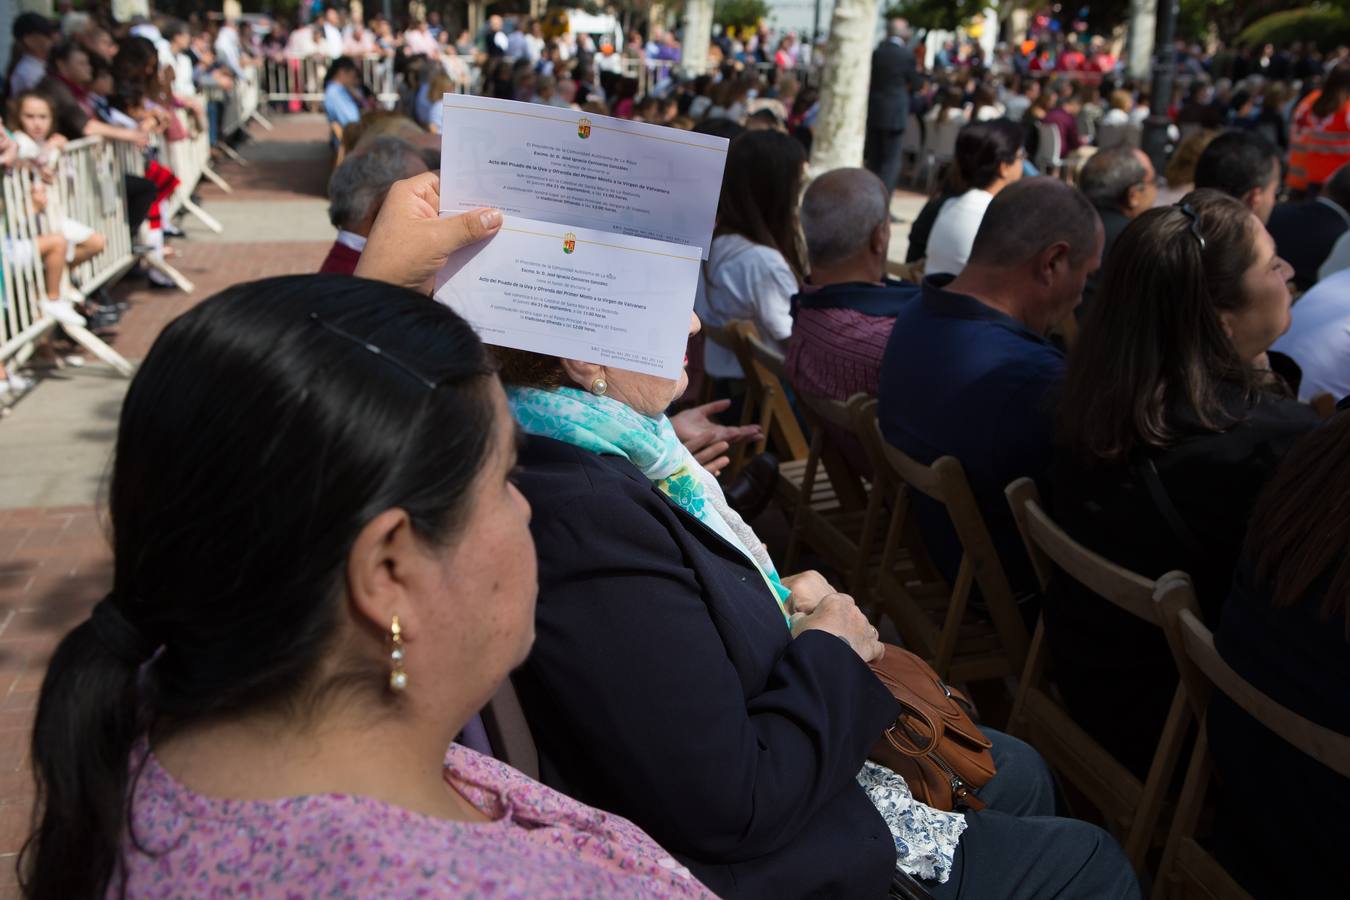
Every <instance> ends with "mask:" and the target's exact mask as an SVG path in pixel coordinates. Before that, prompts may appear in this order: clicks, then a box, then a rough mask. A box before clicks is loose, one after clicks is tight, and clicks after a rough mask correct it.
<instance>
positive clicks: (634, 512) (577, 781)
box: [515, 437, 897, 898]
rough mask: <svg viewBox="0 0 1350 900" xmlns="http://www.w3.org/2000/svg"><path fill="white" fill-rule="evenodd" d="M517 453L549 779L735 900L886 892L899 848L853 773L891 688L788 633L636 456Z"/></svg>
mask: <svg viewBox="0 0 1350 900" xmlns="http://www.w3.org/2000/svg"><path fill="white" fill-rule="evenodd" d="M520 463H521V475H520V477H519V484H520V488H521V490H522V491H523V492H524V494H525V496H526V497H527V498H528V499H529V501H530V503H531V505H532V507H533V511H534V514H533V519H532V521H531V530H532V531H533V533H534V539H535V542H536V544H537V547H538V556H539V607H538V611H537V614H536V631H537V638H536V641H535V645H534V649H533V651H532V652H531V654H530V657H529V659H528V660H527V661H526V663H525V665H524V667H523V668H522V669H521V670H520V671H519V672H518V673H517V674H516V676H515V684H516V687H517V689H518V691H519V693H520V697H521V701H522V704H523V706H524V708H525V714H526V717H527V718H528V719H529V722H530V726H531V730H532V731H533V733H534V737H535V740H536V742H537V743H538V746H539V755H540V773H541V777H542V779H543V780H544V781H545V782H546V783H547V784H549V785H551V786H553V787H555V788H558V789H559V790H561V791H563V792H565V793H567V794H570V795H571V796H573V797H576V798H578V799H580V800H582V801H584V802H586V803H590V804H592V805H595V806H599V807H601V808H603V809H607V810H610V811H612V812H615V813H618V814H619V815H622V816H625V817H627V818H629V819H631V820H632V821H633V822H635V823H637V825H639V826H640V827H641V828H643V829H644V830H645V831H646V832H647V833H648V834H650V835H651V836H652V837H653V838H655V839H656V840H657V841H658V842H660V843H661V844H662V846H664V847H665V848H666V849H667V850H669V851H670V852H671V853H672V854H674V855H675V856H677V857H678V858H679V859H680V860H681V861H683V862H684V863H685V864H687V865H688V866H689V867H690V869H692V870H693V872H694V874H695V875H697V876H698V878H699V879H700V880H701V881H702V882H703V883H704V884H706V885H707V886H708V887H709V888H711V889H712V890H713V891H715V892H716V893H718V894H719V895H722V896H724V897H754V898H760V897H780V898H787V897H806V896H822V897H824V896H829V897H884V896H885V895H886V892H887V888H888V885H889V883H890V879H891V874H892V870H893V869H894V866H895V846H894V843H893V842H892V839H891V836H890V833H889V831H888V830H887V827H886V824H885V822H884V821H883V820H882V819H881V816H880V815H879V814H878V813H877V811H876V809H875V808H874V807H873V806H872V804H871V802H870V801H869V800H868V799H867V796H866V795H865V794H864V793H863V791H862V789H861V788H860V787H859V786H858V784H857V782H856V781H855V776H856V775H857V773H858V770H859V769H860V768H861V767H862V763H863V760H864V759H865V757H866V755H867V750H868V748H869V747H870V746H871V744H872V742H873V741H874V740H875V739H876V738H877V737H878V736H879V735H880V734H881V732H882V730H883V729H884V728H885V727H886V725H887V724H889V723H890V722H892V721H893V720H894V717H895V715H896V713H897V705H896V703H895V701H894V699H893V698H892V697H891V696H890V694H889V692H887V691H886V690H885V688H883V687H882V686H881V684H880V682H878V681H877V679H876V678H875V677H874V676H873V675H872V673H871V672H870V670H869V669H868V668H867V666H866V665H864V664H863V662H862V661H861V660H860V659H859V658H858V656H857V655H856V654H855V653H854V652H853V651H852V650H851V649H850V648H849V647H848V645H847V644H845V643H844V642H843V641H841V640H839V639H838V638H836V637H833V636H831V635H828V634H825V633H822V632H814V633H813V632H808V633H806V634H804V635H802V636H801V637H799V638H796V639H795V640H794V639H791V637H790V633H789V631H788V628H787V625H786V623H785V621H784V619H783V615H782V613H781V611H780V609H779V607H778V605H777V603H776V602H775V601H774V599H773V597H772V595H771V594H770V593H769V589H768V587H767V585H765V583H764V581H763V578H762V577H761V576H760V574H759V571H758V570H757V569H756V568H755V567H754V566H753V565H752V564H751V563H750V562H749V561H748V560H747V559H746V558H745V557H744V555H743V554H741V553H740V551H739V550H737V549H736V548H734V547H732V546H731V545H730V544H728V543H726V542H725V541H724V540H723V539H722V538H721V537H719V536H718V535H717V534H716V533H715V532H713V531H712V530H711V529H709V528H707V527H706V526H704V525H703V524H702V523H701V522H699V521H698V520H697V519H695V518H693V517H691V516H689V515H687V514H686V513H684V512H683V511H682V510H680V509H679V508H678V507H676V506H674V504H672V503H671V502H670V501H669V500H667V499H666V497H665V496H664V495H663V494H661V493H660V492H659V491H657V490H656V488H655V487H653V486H652V484H651V483H650V482H649V481H648V480H647V478H646V477H645V476H643V475H642V473H641V472H639V471H638V470H637V469H636V468H635V467H634V466H633V465H632V464H631V463H629V462H628V461H627V460H624V459H621V458H618V457H611V456H599V455H597V454H594V453H589V452H586V451H584V450H580V449H578V448H576V447H573V446H570V445H568V444H563V443H560V442H558V441H553V440H548V439H546V438H538V437H531V438H529V439H528V441H527V442H526V444H525V447H524V448H523V450H522V453H521V457H520Z"/></svg>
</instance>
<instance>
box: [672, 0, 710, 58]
mask: <svg viewBox="0 0 1350 900" xmlns="http://www.w3.org/2000/svg"><path fill="white" fill-rule="evenodd" d="M712 26H713V0H685V4H684V35H683V39H682V41H681V43H680V62H681V63H682V64H683V65H684V67H685V69H686V70H688V71H689V72H691V73H693V74H695V75H702V74H703V73H704V72H707V71H708V45H709V44H711V43H712Z"/></svg>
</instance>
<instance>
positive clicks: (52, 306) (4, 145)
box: [0, 127, 86, 397]
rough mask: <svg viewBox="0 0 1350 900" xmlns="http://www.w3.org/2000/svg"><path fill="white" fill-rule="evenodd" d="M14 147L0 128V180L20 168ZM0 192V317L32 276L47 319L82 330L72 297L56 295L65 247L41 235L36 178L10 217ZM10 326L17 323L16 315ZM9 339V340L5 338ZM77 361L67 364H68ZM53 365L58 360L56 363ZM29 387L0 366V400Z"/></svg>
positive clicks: (42, 205)
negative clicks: (20, 224) (21, 224)
mask: <svg viewBox="0 0 1350 900" xmlns="http://www.w3.org/2000/svg"><path fill="white" fill-rule="evenodd" d="M19 154H20V149H19V142H18V141H17V140H15V138H14V136H13V135H11V134H10V133H9V132H8V131H7V130H6V129H4V128H3V127H0V177H3V176H7V175H9V174H10V173H11V172H13V171H14V170H15V169H16V168H18V167H19V166H21V165H23V164H24V163H23V161H22V160H21V159H20V158H19ZM6 194H8V192H0V258H3V262H4V265H3V267H0V274H3V275H4V285H3V295H2V296H0V317H3V316H5V315H7V314H8V312H9V311H8V306H9V305H10V304H19V303H22V302H23V301H24V286H25V285H27V284H33V283H34V282H33V281H32V280H30V278H31V276H30V273H32V275H35V276H38V280H40V281H41V288H40V289H41V290H42V292H43V294H42V297H43V299H41V300H39V301H38V302H37V306H38V308H39V309H40V310H41V312H42V313H43V314H44V315H46V316H47V317H49V318H51V319H54V320H56V321H57V322H59V323H61V324H62V325H67V326H83V325H85V324H86V323H85V319H84V317H83V316H81V315H80V314H79V313H78V312H77V311H76V310H75V308H74V306H73V303H72V300H74V299H80V298H79V296H78V294H76V293H75V292H72V297H70V298H67V297H63V296H62V285H61V276H62V275H63V273H64V272H65V267H66V252H67V247H68V243H67V241H66V239H65V237H63V236H62V235H61V234H60V233H59V232H53V231H51V230H46V231H44V230H43V229H42V228H41V216H42V214H43V212H45V210H46V209H47V203H48V195H47V187H46V185H45V184H43V182H42V180H41V179H40V178H34V179H33V180H32V183H31V185H30V187H29V201H30V202H29V204H27V206H26V208H25V209H23V210H18V211H16V212H17V213H18V214H17V215H15V216H14V217H13V218H11V217H10V216H8V215H6V212H7V211H6V210H5V206H4V204H5V195H6ZM26 216H32V217H33V219H34V221H32V222H30V223H29V225H30V227H29V228H26V229H22V230H19V231H17V232H16V231H15V230H14V229H13V228H12V227H11V225H12V223H13V222H15V221H21V220H22V219H23V218H24V217H26ZM11 321H23V317H22V316H20V317H18V318H17V319H12V320H11ZM8 336H11V337H12V335H8ZM43 351H45V352H44V353H43V355H45V356H49V357H54V356H55V353H54V352H53V351H52V350H51V348H50V347H49V346H47V347H44V348H43ZM75 359H78V357H77V358H72V359H67V360H66V361H68V362H72V363H73V362H74V361H75ZM56 364H57V365H60V364H61V360H60V359H59V358H57V360H56ZM31 386H32V381H31V380H30V379H27V378H25V377H23V376H22V375H19V374H18V373H17V372H8V371H6V370H5V369H4V367H3V366H0V397H3V396H4V395H7V394H21V393H23V392H24V391H26V390H27V389H28V388H29V387H31Z"/></svg>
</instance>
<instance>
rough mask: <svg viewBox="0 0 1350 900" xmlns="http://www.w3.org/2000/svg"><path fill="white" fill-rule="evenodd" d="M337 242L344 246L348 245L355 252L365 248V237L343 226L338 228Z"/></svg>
mask: <svg viewBox="0 0 1350 900" xmlns="http://www.w3.org/2000/svg"><path fill="white" fill-rule="evenodd" d="M337 242H338V243H339V244H341V245H342V246H344V247H350V248H351V249H353V250H355V251H356V252H357V253H360V252H362V251H363V250H365V249H366V239H365V238H363V237H361V235H359V234H356V233H355V232H352V231H347V230H346V229H345V228H339V229H338V233H337Z"/></svg>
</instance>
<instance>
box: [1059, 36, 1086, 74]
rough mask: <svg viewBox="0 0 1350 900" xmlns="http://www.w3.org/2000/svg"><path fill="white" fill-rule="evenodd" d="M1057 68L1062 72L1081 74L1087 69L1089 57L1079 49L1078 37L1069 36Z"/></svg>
mask: <svg viewBox="0 0 1350 900" xmlns="http://www.w3.org/2000/svg"><path fill="white" fill-rule="evenodd" d="M1055 68H1056V69H1058V70H1059V71H1061V72H1081V71H1083V70H1084V69H1085V68H1087V57H1086V56H1084V55H1083V51H1082V50H1080V49H1078V35H1076V34H1071V35H1069V38H1068V40H1067V41H1066V42H1065V45H1064V52H1063V53H1061V54H1060V55H1059V60H1058V61H1057V62H1056V65H1055Z"/></svg>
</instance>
